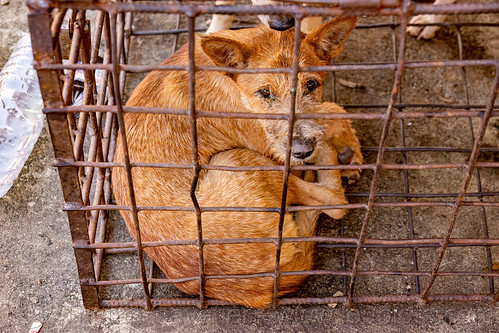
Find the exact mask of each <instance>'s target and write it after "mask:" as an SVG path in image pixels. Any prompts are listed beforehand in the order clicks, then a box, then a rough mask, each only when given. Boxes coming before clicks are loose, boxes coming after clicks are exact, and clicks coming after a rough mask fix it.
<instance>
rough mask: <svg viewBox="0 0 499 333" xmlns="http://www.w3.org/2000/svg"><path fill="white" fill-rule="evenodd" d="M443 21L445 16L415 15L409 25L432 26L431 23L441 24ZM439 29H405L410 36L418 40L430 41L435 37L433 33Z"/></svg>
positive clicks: (420, 27)
mask: <svg viewBox="0 0 499 333" xmlns="http://www.w3.org/2000/svg"><path fill="white" fill-rule="evenodd" d="M443 21H445V15H430V14H425V15H417V16H414V17H413V18H411V20H410V21H409V24H432V23H442V22H443ZM438 29H440V27H439V26H436V25H433V26H432V25H430V26H410V27H408V28H407V33H408V34H409V35H411V36H414V37H417V38H418V39H432V38H433V37H435V33H436V32H437V31H438Z"/></svg>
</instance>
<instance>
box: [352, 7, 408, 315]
mask: <svg viewBox="0 0 499 333" xmlns="http://www.w3.org/2000/svg"><path fill="white" fill-rule="evenodd" d="M409 5H410V0H404V1H403V5H402V12H401V13H400V20H401V24H400V42H399V45H400V46H399V56H398V61H397V71H396V72H395V81H394V83H393V90H392V95H391V97H390V102H389V104H388V108H387V110H386V115H385V123H384V125H383V132H382V134H381V138H380V142H379V148H378V156H377V159H376V165H375V168H374V174H373V178H372V180H371V189H370V191H369V199H368V204H367V207H366V215H365V217H364V221H363V223H362V228H361V230H360V234H359V241H358V244H357V247H356V249H355V257H354V261H353V264H352V278H351V280H350V285H349V287H348V294H347V297H348V298H347V305H348V306H352V305H353V292H354V288H355V282H356V280H357V276H358V270H359V261H360V256H361V255H362V247H363V246H364V241H365V238H366V234H367V227H368V225H369V221H370V219H371V215H372V212H373V208H374V199H375V197H376V188H377V186H378V182H379V177H380V173H381V170H382V166H383V155H384V152H385V144H386V140H387V139H388V131H389V129H390V124H391V121H392V114H393V111H394V105H395V102H396V101H397V97H398V94H399V90H400V86H401V83H402V75H403V72H404V63H405V47H406V44H405V42H406V34H405V30H406V27H407V20H408V8H409Z"/></svg>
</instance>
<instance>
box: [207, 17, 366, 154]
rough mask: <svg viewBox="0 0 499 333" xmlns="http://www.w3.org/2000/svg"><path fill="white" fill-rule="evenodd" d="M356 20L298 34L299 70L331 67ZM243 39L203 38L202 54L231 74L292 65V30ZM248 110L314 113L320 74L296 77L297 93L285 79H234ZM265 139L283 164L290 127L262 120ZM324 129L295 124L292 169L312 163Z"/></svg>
mask: <svg viewBox="0 0 499 333" xmlns="http://www.w3.org/2000/svg"><path fill="white" fill-rule="evenodd" d="M355 21H356V19H355V18H351V17H350V18H346V17H340V18H336V19H334V20H332V21H329V22H327V23H325V24H323V25H321V26H319V27H318V28H317V29H316V30H314V31H312V32H311V33H310V34H307V35H304V34H302V40H301V42H300V56H299V65H300V67H308V66H322V65H327V64H329V62H330V60H331V59H332V58H334V57H336V56H337V55H338V54H339V53H340V52H341V49H342V46H343V42H344V41H345V40H346V38H347V37H348V35H349V34H350V32H351V31H352V30H353V28H354V26H355ZM241 35H242V34H233V33H231V32H221V33H217V34H210V35H205V36H203V37H202V38H201V47H202V48H203V51H204V52H205V53H206V54H207V55H208V56H209V57H210V58H211V60H212V61H213V62H214V63H215V64H216V65H218V66H224V67H234V68H276V67H277V68H279V67H291V66H292V65H293V44H294V29H290V30H287V31H284V32H278V31H274V30H271V29H269V28H268V27H266V26H260V27H258V28H255V29H249V30H247V32H246V34H245V35H244V38H243V37H241ZM230 76H231V77H232V78H233V80H234V81H235V82H236V84H237V86H238V87H239V89H240V92H241V98H242V101H243V103H244V105H245V106H246V108H247V109H248V110H250V111H251V112H255V113H281V114H289V112H290V109H291V106H292V103H295V112H296V113H314V112H316V110H317V109H318V108H319V107H320V104H321V102H322V81H323V79H324V73H319V72H303V73H299V75H298V82H297V86H296V91H292V76H291V75H289V74H288V73H258V74H236V75H234V74H232V75H230ZM260 122H261V124H262V127H263V128H264V130H265V133H266V134H267V139H268V142H269V152H270V153H271V154H272V156H273V157H274V158H276V159H278V160H281V161H282V160H284V157H285V152H286V146H287V140H288V133H289V131H288V127H289V125H288V122H287V121H284V120H261V121H260ZM323 136H324V133H323V129H322V127H321V126H319V125H318V124H317V123H316V122H315V121H314V120H304V119H302V120H298V121H296V122H295V126H294V129H293V144H292V148H291V153H292V154H291V155H292V163H294V164H297V163H305V162H308V161H313V160H314V157H315V147H316V146H317V145H318V144H319V143H320V142H321V141H322V140H323Z"/></svg>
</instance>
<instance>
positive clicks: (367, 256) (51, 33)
mask: <svg viewBox="0 0 499 333" xmlns="http://www.w3.org/2000/svg"><path fill="white" fill-rule="evenodd" d="M306 2H308V3H310V4H314V5H316V6H307V7H303V6H299V5H294V3H295V1H288V4H287V5H279V6H265V7H256V6H249V5H248V3H246V2H243V3H242V4H240V3H236V4H235V5H228V6H214V4H213V3H212V2H209V3H208V2H206V1H202V2H196V1H161V2H154V3H151V2H140V1H133V2H89V1H83V0H82V1H72V2H66V1H52V2H45V1H28V5H29V7H30V13H29V24H30V30H31V34H32V40H33V52H34V57H35V66H36V68H37V70H38V73H39V79H40V85H41V90H42V95H43V98H44V103H45V107H44V112H45V113H46V114H47V118H48V123H49V128H50V133H51V137H52V142H53V146H54V153H55V159H56V160H55V163H54V165H55V166H56V167H58V169H59V176H60V179H61V184H62V188H63V194H64V198H65V201H66V206H65V207H64V209H65V210H66V211H67V213H68V220H69V223H70V228H71V233H72V238H73V247H74V251H75V256H76V263H77V267H78V274H79V278H80V284H81V288H82V294H83V303H84V305H85V307H87V308H91V309H97V308H102V307H114V306H140V307H143V308H145V309H149V310H150V309H153V308H154V307H157V306H198V307H200V308H202V307H205V306H208V305H227V304H230V303H228V302H225V301H220V300H214V299H209V298H207V297H205V294H204V285H205V282H206V280H208V279H228V278H230V279H244V278H257V277H271V278H272V279H273V281H274V289H273V302H272V305H273V307H277V306H279V305H289V304H329V303H343V304H345V305H348V306H352V305H354V304H358V303H379V302H429V301H453V300H456V301H457V300H459V301H491V302H496V301H497V300H499V293H498V292H497V278H496V277H497V276H499V271H498V269H497V264H496V261H494V256H497V246H498V245H499V236H497V235H495V233H496V232H497V230H496V227H495V225H496V224H497V218H498V206H499V201H498V199H499V191H498V190H497V185H496V183H497V179H498V178H497V170H498V167H499V162H498V161H497V156H498V153H499V147H498V146H497V142H496V145H495V146H494V145H492V146H487V147H482V145H483V142H484V137H485V135H486V132H490V131H491V127H493V123H492V120H493V119H494V117H498V116H499V112H498V107H497V106H496V104H495V100H496V96H497V91H498V88H499V74H498V73H499V72H498V70H497V69H498V67H499V60H498V59H496V58H494V57H493V56H492V57H490V56H487V55H482V56H481V57H478V58H476V57H466V56H465V54H466V52H469V51H468V49H469V48H473V47H476V45H475V44H473V39H469V38H465V37H463V32H465V33H466V34H467V35H469V34H470V31H471V33H472V32H473V31H474V29H490V30H487V31H486V33H488V34H489V35H487V36H490V35H491V34H493V33H496V34H497V31H498V30H497V29H499V21H497V16H496V17H495V20H494V19H492V20H489V21H485V22H481V21H480V20H481V19H482V17H481V16H480V15H477V14H480V13H491V14H493V15H494V14H497V13H499V4H498V3H496V2H477V3H475V2H473V3H459V4H453V5H445V6H431V5H429V4H421V3H414V2H410V1H395V0H393V1H388V0H387V1H372V0H369V1H368V0H366V1H360V2H359V1H337V2H326V3H324V2H321V1H312V0H309V1H300V3H306ZM321 5H322V6H321ZM215 13H221V14H236V15H239V16H238V17H240V20H241V22H240V24H239V26H241V27H246V26H248V25H250V24H253V23H255V22H256V19H255V18H254V17H253V16H254V15H256V14H286V15H292V16H294V17H295V19H296V25H297V27H299V26H300V24H301V20H302V19H303V18H304V17H306V16H314V15H320V16H339V15H357V16H364V17H365V18H364V19H363V20H361V21H359V23H358V24H357V26H356V30H355V32H356V33H358V34H359V36H360V37H357V38H362V36H366V38H372V37H373V36H377V35H382V34H386V33H387V36H388V37H387V40H389V41H390V44H391V45H390V47H389V48H387V49H382V48H381V49H380V48H377V44H376V43H377V41H376V40H373V47H372V48H371V49H369V45H368V47H367V48H366V49H364V50H361V51H362V52H364V54H361V55H360V56H357V59H361V60H359V61H354V62H345V61H342V58H341V56H340V58H339V59H337V60H335V62H334V63H332V64H330V65H328V66H321V67H299V64H298V52H299V42H300V36H299V33H295V46H294V63H293V66H292V67H290V68H272V69H238V68H220V67H213V66H200V65H197V64H196V63H195V61H194V57H193V55H194V46H193V43H190V44H189V45H190V46H189V49H188V52H189V55H190V57H189V63H188V65H187V66H169V65H158V64H156V63H152V64H148V63H145V61H144V60H142V62H141V63H140V62H139V64H137V61H136V59H137V58H136V57H137V54H139V53H140V52H145V53H147V50H143V49H142V48H141V51H137V50H138V49H139V48H140V44H141V43H143V42H144V39H145V38H157V37H158V38H160V40H161V41H164V40H166V41H167V42H168V43H167V44H166V45H164V46H165V47H164V48H165V50H167V51H165V52H166V53H165V54H167V55H168V50H170V53H169V54H172V53H173V52H174V51H175V50H177V49H178V48H179V46H180V44H182V43H184V42H187V41H192V40H193V39H194V34H195V32H201V33H202V32H203V31H204V29H205V24H204V22H203V19H205V17H206V16H204V15H211V14H215ZM420 13H439V14H443V13H452V14H454V15H455V16H454V20H453V21H452V22H451V21H449V22H444V23H439V24H437V25H439V26H442V27H443V28H444V29H449V30H452V29H454V30H453V31H455V35H450V36H447V37H449V38H446V39H445V45H446V46H448V45H451V44H452V43H455V44H456V45H455V46H452V47H453V48H454V49H455V50H456V52H457V57H456V58H452V56H451V57H447V58H446V56H447V55H446V54H445V52H444V51H445V49H444V51H442V52H440V53H439V52H438V50H437V51H435V52H433V53H431V54H429V56H428V58H426V57H425V55H424V54H423V59H421V58H418V57H416V58H414V57H413V56H414V54H413V53H411V54H409V55H408V52H407V49H408V48H409V47H414V45H413V44H414V43H425V42H422V41H419V42H417V41H413V40H412V39H411V37H408V36H407V35H406V34H405V31H406V28H407V26H408V25H409V18H410V17H411V15H415V14H420ZM472 14H473V15H474V16H472ZM248 15H253V16H251V17H250V18H249V19H248V18H247V16H248ZM160 17H163V18H164V17H167V19H166V22H168V24H167V25H169V26H168V28H167V29H165V27H164V26H161V25H162V24H163V23H164V22H165V21H161V19H159V18H160ZM470 17H471V20H472V21H471V22H470V19H469V18H470ZM156 20H158V22H159V24H158V22H156ZM245 20H248V22H246V21H245ZM137 27H144V29H140V28H137ZM156 28H158V29H157V30H156ZM468 29H469V30H468ZM296 31H299V29H297V30H296ZM370 31H374V34H373V33H371V34H370V35H368V33H369V32H370ZM470 40H471V42H470ZM157 41H158V40H156V42H157ZM408 44H410V46H408ZM357 45H358V43H357ZM449 47H450V46H449ZM134 48H135V49H134ZM345 49H346V50H345V51H344V52H343V53H345V52H352V49H351V48H349V47H348V46H345ZM426 50H428V48H426ZM134 52H135V53H134ZM357 52H359V51H357ZM369 52H378V53H380V55H377V54H376V55H373V56H372V57H371V54H370V53H369ZM454 54H455V53H454ZM416 55H417V56H420V54H418V53H416ZM379 58H384V59H385V61H379V60H378V59H379ZM351 59H356V56H352V58H351ZM372 59H376V60H372ZM146 60H147V59H146ZM454 69H456V70H457V73H458V76H460V78H461V79H459V78H458V77H457V76H456V77H455V78H454V81H456V84H455V85H454V86H453V89H455V90H456V95H458V97H459V98H458V101H455V100H452V99H449V98H446V97H445V96H443V97H441V98H440V99H439V101H438V102H436V101H435V99H433V98H432V96H430V97H427V96H424V95H426V94H420V93H419V94H415V93H414V92H413V91H412V90H413V89H419V88H420V86H419V85H418V84H419V82H418V81H417V79H418V77H420V74H419V73H421V71H423V72H424V71H433V72H435V73H436V74H435V75H434V76H432V77H433V78H434V77H438V75H439V74H442V73H443V72H444V71H447V70H449V71H451V70H452V71H453V70H454ZM152 70H161V71H172V70H175V71H187V72H188V73H189V84H188V85H189V108H187V109H170V108H145V107H132V106H126V105H124V102H125V100H126V97H127V96H128V94H129V93H130V90H131V89H132V88H133V84H135V83H136V82H137V81H139V80H140V79H141V78H142V77H143V75H144V73H148V72H150V71H152ZM198 71H226V72H228V73H262V72H274V73H288V74H290V75H291V76H292V78H293V83H292V88H295V89H296V85H297V77H298V73H300V72H306V71H325V72H328V73H329V75H330V76H329V79H328V80H329V82H330V90H329V93H327V94H326V95H328V94H329V96H330V98H331V100H332V101H333V102H337V103H339V104H341V105H342V106H343V107H344V108H345V109H347V110H348V111H350V112H349V113H346V114H320V115H318V114H303V113H295V105H294V102H293V103H292V106H291V109H290V111H289V113H288V114H258V115H256V114H254V113H251V112H247V113H231V112H215V111H206V110H198V109H197V108H196V105H195V93H196V90H195V84H196V80H195V73H196V72H198ZM409 71H410V73H409V74H408V72H409ZM473 71H482V72H479V73H486V75H483V82H484V83H483V84H481V86H487V87H488V89H487V91H485V92H484V91H482V92H480V93H477V91H476V90H475V89H474V87H473V86H470V83H469V81H470V80H469V78H468V76H469V75H470V74H469V73H470V72H472V74H473V75H472V76H473V77H475V78H476V73H475V72H473ZM376 75H379V77H380V79H377V78H374V79H372V82H373V88H372V89H374V90H376V91H377V90H379V91H380V92H386V94H385V95H386V96H383V97H380V98H379V99H378V101H379V102H378V103H373V102H371V101H369V102H365V101H364V100H365V99H363V98H362V96H360V97H358V96H356V94H357V95H361V94H362V89H355V88H353V89H352V88H348V87H345V86H343V85H342V84H341V82H344V81H345V78H350V77H352V79H351V80H352V81H355V80H357V79H358V78H359V77H360V78H361V79H359V82H362V77H364V76H366V77H368V78H370V77H373V76H376ZM418 75H419V76H418ZM456 75H457V74H456ZM78 77H79V78H78ZM342 80H343V81H342ZM366 80H367V79H366ZM130 82H132V83H130ZM460 84H461V85H462V87H459V85H460ZM78 85H80V86H83V92H82V99H81V104H78V103H75V99H76V98H75V94H74V93H75V89H76V88H75V87H77V86H78ZM386 87H388V88H386ZM347 89H350V90H347ZM80 90H81V89H80ZM474 94H475V95H477V96H478V97H476V98H472V96H474ZM380 96H381V95H380ZM349 100H353V101H354V102H353V103H352V102H349ZM357 101H363V102H357ZM126 113H158V114H171V115H176V116H187V117H189V119H190V131H191V142H192V147H191V150H192V162H191V163H186V164H175V163H169V164H168V163H160V162H157V163H156V162H147V163H146V162H138V161H134V160H131V159H130V157H129V156H128V151H127V148H126V147H127V137H126V135H125V123H124V120H123V116H124V114H126ZM207 117H209V118H217V119H223V118H240V119H267V120H286V121H288V123H289V129H292V128H293V125H294V123H295V122H296V121H297V120H300V119H318V118H322V119H330V120H334V119H351V120H352V121H353V122H354V125H357V126H356V127H357V133H358V135H359V137H360V138H361V141H362V143H363V146H364V147H363V152H364V155H365V157H366V163H365V164H364V165H362V166H349V165H331V166H315V165H302V166H291V164H290V153H291V142H292V131H291V130H290V131H288V133H290V134H289V135H288V147H287V152H286V159H285V163H284V164H283V165H278V166H263V167H228V166H217V165H211V164H203V163H201V162H200V160H199V156H198V137H197V128H198V125H197V120H198V119H199V118H207ZM462 120H464V121H466V122H467V123H466V126H467V129H466V132H459V133H457V132H456V133H450V134H448V133H445V125H449V124H453V125H454V124H458V123H459V126H460V124H461V123H462ZM428 124H431V125H432V126H430V128H431V129H433V128H436V129H439V128H440V129H441V130H442V133H437V136H432V135H429V137H430V139H427V140H426V142H427V144H421V141H422V140H421V133H422V132H424V131H425V129H424V126H425V125H428ZM435 124H437V125H435ZM397 125H398V127H397ZM439 126H440V127H439ZM456 126H457V127H453V126H449V127H451V130H452V129H454V128H458V129H460V128H461V127H459V126H458V125H456ZM442 127H444V128H443V129H442ZM431 129H430V131H431ZM463 131H464V130H463ZM433 134H435V133H433ZM438 134H441V136H443V137H444V138H443V139H439V138H438ZM118 136H121V140H122V143H123V145H124V147H125V149H124V152H125V158H124V161H123V162H115V161H114V151H115V148H116V139H117V137H118ZM427 136H428V135H427ZM463 137H468V138H467V139H462V138H463ZM446 140H450V141H446ZM449 142H450V143H451V144H449ZM421 156H422V157H421ZM435 156H437V158H436V157H435ZM456 156H457V157H456ZM490 156H492V158H489V157H490ZM425 159H427V160H425ZM115 168H123V169H124V170H125V171H126V175H127V181H128V191H129V194H130V205H121V206H120V205H116V204H114V202H113V197H112V194H111V174H112V172H113V169H115ZM134 168H169V169H186V170H193V172H194V173H193V174H194V177H193V180H192V184H191V192H190V195H191V198H192V202H193V204H192V206H191V207H176V206H144V205H137V203H136V201H135V188H134V180H133V177H132V170H133V169H134ZM354 168H360V169H362V170H363V171H364V174H363V176H362V178H361V179H360V180H359V182H358V184H357V185H349V186H348V187H347V190H348V191H347V196H348V198H349V201H350V203H349V204H346V205H329V206H288V205H287V204H286V194H287V187H288V176H289V173H290V172H291V171H304V170H321V169H332V170H334V169H340V170H345V169H354ZM202 170H223V171H227V172H240V171H248V170H252V171H255V170H266V171H270V170H272V171H281V172H282V173H283V186H282V196H281V197H282V201H281V205H280V207H265V208H264V207H204V206H200V205H199V204H198V202H197V199H196V194H195V190H196V186H197V182H198V177H199V174H200V172H201V171H202ZM483 174H486V176H483ZM421 175H423V176H421ZM452 178H456V179H457V181H456V182H454V183H452V184H449V183H447V182H448V181H449V179H452ZM429 179H435V183H436V184H432V183H431V182H430V183H425V182H428V180H429ZM439 179H443V180H442V181H441V182H439ZM484 179H486V180H484ZM449 189H451V190H449ZM332 208H347V209H349V210H350V214H349V215H348V216H347V217H346V218H345V219H342V220H340V221H336V222H332V221H329V222H327V221H326V222H322V226H320V227H319V233H318V236H314V237H298V238H296V237H294V238H290V237H283V220H284V215H285V213H293V212H299V211H305V210H317V209H332ZM156 210H157V211H186V212H192V213H194V215H195V217H196V224H197V237H196V239H188V240H173V239H170V240H162V241H154V242H151V241H142V239H141V229H140V221H141V218H140V213H141V212H147V211H156ZM118 211H128V212H131V214H132V216H133V222H134V226H135V234H136V239H135V241H132V240H131V238H130V236H128V234H126V232H124V226H123V222H122V221H121V219H120V217H119V216H118V214H117V212H118ZM217 211H227V212H248V213H249V212H270V213H276V214H279V216H280V219H279V227H278V233H277V237H270V238H256V237H248V238H244V239H208V238H204V237H203V214H205V213H208V212H217ZM477 212H478V213H477ZM475 219H476V220H477V222H475ZM463 220H466V221H469V223H464V222H463ZM456 225H457V227H456ZM324 229H328V230H324ZM292 242H316V243H317V248H318V251H319V252H318V255H317V257H318V258H317V261H318V263H317V266H316V268H315V269H314V270H311V271H299V272H283V271H280V269H279V264H278V263H279V259H280V250H281V247H282V245H283V244H285V243H292ZM243 243H261V244H267V243H268V244H274V245H275V247H276V255H275V263H276V265H275V270H274V271H272V272H264V273H262V272H255V273H254V274H246V275H231V276H216V275H207V274H205V268H204V260H203V255H204V247H205V246H209V245H211V244H243ZM188 245H190V246H197V251H198V258H199V275H197V276H191V277H186V278H182V279H169V278H167V277H165V276H164V275H163V274H162V273H161V272H158V269H157V268H155V267H154V266H155V265H154V263H153V262H152V261H151V260H150V259H149V258H148V257H147V255H145V252H144V249H145V248H148V247H158V246H188ZM463 258H465V259H463ZM460 261H462V262H463V265H462V266H463V267H464V268H459V267H460V265H459V262H460ZM453 265H454V266H456V268H454V267H453ZM288 275H306V276H310V278H309V279H308V282H307V283H306V284H305V285H304V286H303V287H302V288H301V289H302V290H300V291H299V292H297V293H295V294H291V295H288V296H281V297H278V288H279V287H278V281H279V278H280V277H281V276H288ZM477 279H481V280H482V281H481V280H477ZM186 281H197V282H198V283H199V286H200V294H199V295H198V296H187V295H185V294H181V293H179V292H178V291H176V290H175V289H174V288H173V287H171V285H172V284H173V283H179V282H186ZM483 281H486V282H485V284H484V282H483ZM137 287H139V288H137ZM337 291H341V294H339V293H337Z"/></svg>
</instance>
